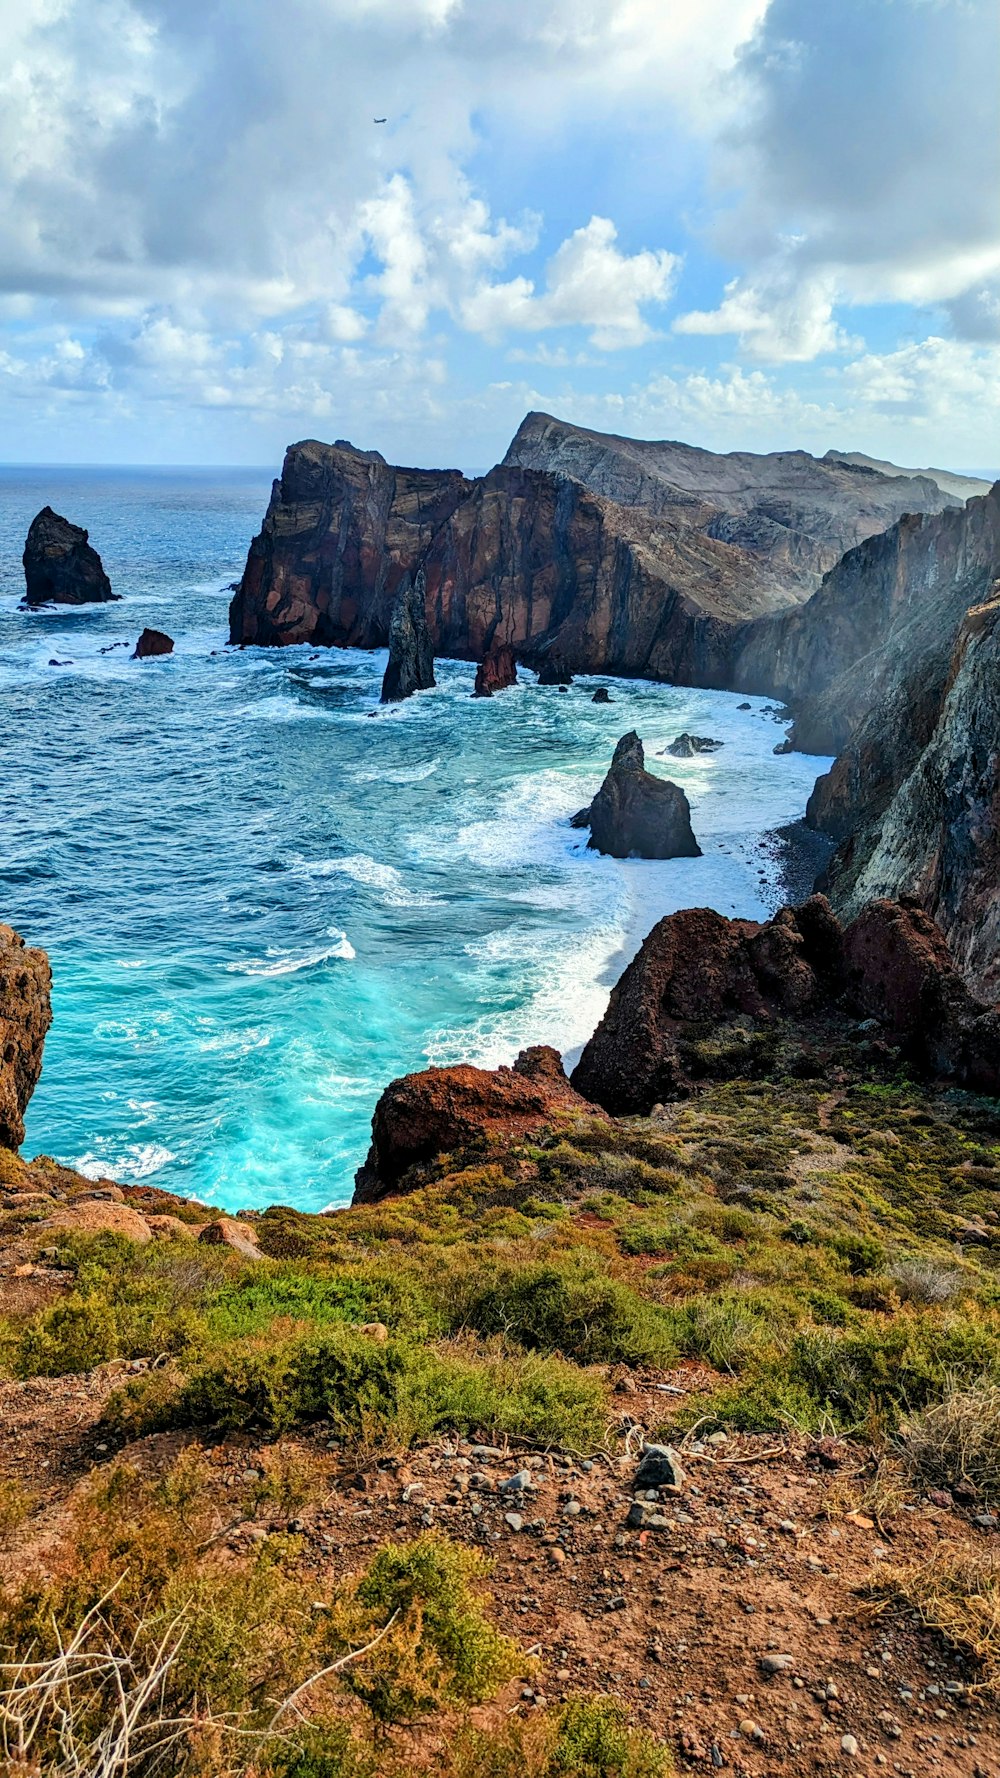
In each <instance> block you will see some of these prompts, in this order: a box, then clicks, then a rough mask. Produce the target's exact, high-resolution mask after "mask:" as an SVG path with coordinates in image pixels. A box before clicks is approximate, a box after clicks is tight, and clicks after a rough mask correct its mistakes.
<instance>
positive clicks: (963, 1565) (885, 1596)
mask: <svg viewBox="0 0 1000 1778" xmlns="http://www.w3.org/2000/svg"><path fill="white" fill-rule="evenodd" d="M870 1592H871V1594H872V1595H873V1597H875V1598H876V1599H880V1600H882V1601H884V1602H885V1603H898V1604H902V1605H906V1606H908V1607H909V1609H910V1610H911V1611H913V1612H915V1613H916V1614H917V1616H918V1617H919V1618H920V1621H921V1623H922V1624H923V1625H924V1626H925V1627H926V1628H927V1629H929V1630H936V1631H938V1633H939V1634H940V1635H941V1636H943V1637H944V1638H945V1640H946V1641H947V1642H948V1643H949V1644H950V1646H951V1647H952V1648H953V1649H956V1650H958V1652H959V1653H961V1654H964V1655H971V1656H972V1657H973V1659H974V1660H975V1661H976V1662H977V1663H978V1665H979V1668H980V1671H981V1674H982V1681H981V1683H982V1684H983V1686H984V1687H986V1688H987V1689H989V1690H990V1691H992V1692H996V1691H998V1690H1000V1555H996V1554H984V1553H981V1552H980V1551H978V1550H975V1549H972V1548H969V1549H966V1550H963V1551H960V1552H959V1553H958V1554H956V1555H948V1554H945V1553H944V1552H942V1553H941V1554H940V1555H936V1556H933V1557H932V1558H931V1560H930V1561H929V1562H921V1563H918V1564H915V1565H914V1566H912V1567H908V1568H894V1567H891V1566H889V1565H886V1566H884V1567H881V1568H878V1569H876V1571H875V1573H874V1575H873V1576H872V1581H871V1587H870Z"/></svg>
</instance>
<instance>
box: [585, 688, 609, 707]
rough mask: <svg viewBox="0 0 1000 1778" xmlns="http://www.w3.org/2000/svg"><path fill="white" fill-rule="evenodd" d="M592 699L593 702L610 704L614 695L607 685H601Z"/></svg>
mask: <svg viewBox="0 0 1000 1778" xmlns="http://www.w3.org/2000/svg"><path fill="white" fill-rule="evenodd" d="M590 701H591V703H592V704H610V703H611V702H612V697H611V693H610V692H609V690H608V688H607V686H606V685H599V686H598V688H597V690H596V691H595V693H594V695H593V697H592V698H591V700H590Z"/></svg>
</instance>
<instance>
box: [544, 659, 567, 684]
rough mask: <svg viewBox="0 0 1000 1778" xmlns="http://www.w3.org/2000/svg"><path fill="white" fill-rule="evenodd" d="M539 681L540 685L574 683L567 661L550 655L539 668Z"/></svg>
mask: <svg viewBox="0 0 1000 1778" xmlns="http://www.w3.org/2000/svg"><path fill="white" fill-rule="evenodd" d="M538 683H539V685H559V686H566V685H572V683H573V675H572V673H571V672H570V670H569V668H568V667H567V665H566V663H565V661H561V660H559V659H557V658H555V657H553V656H549V657H548V658H547V659H546V660H544V661H543V662H542V664H541V666H540V667H539V669H538Z"/></svg>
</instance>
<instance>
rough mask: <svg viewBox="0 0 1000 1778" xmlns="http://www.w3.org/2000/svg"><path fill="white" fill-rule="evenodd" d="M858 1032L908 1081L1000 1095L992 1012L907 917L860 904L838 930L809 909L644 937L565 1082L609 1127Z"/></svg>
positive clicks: (676, 926) (938, 937) (694, 914)
mask: <svg viewBox="0 0 1000 1778" xmlns="http://www.w3.org/2000/svg"><path fill="white" fill-rule="evenodd" d="M859 1018H860V1019H862V1020H868V1021H871V1022H872V1024H873V1026H874V1027H875V1028H876V1030H877V1032H878V1033H879V1035H880V1037H881V1039H882V1041H883V1042H884V1043H885V1044H887V1045H889V1044H891V1045H892V1046H893V1048H894V1049H896V1050H897V1051H899V1053H900V1054H901V1055H902V1056H903V1057H904V1058H905V1059H906V1060H907V1062H908V1063H909V1064H910V1065H911V1066H913V1067H914V1068H916V1069H918V1070H919V1071H920V1072H922V1073H924V1074H927V1075H932V1076H936V1077H943V1078H946V1079H949V1078H950V1079H954V1080H956V1081H958V1082H959V1083H960V1084H962V1085H965V1086H970V1087H972V1088H974V1089H975V1090H977V1091H980V1092H990V1093H995V1092H997V1090H998V1088H1000V1041H998V1040H1000V1011H998V1010H997V1009H996V1008H992V1007H989V1006H986V1005H984V1004H983V1003H981V1002H979V1001H977V1000H976V999H974V997H973V996H972V995H971V994H970V993H969V990H968V988H967V987H966V986H965V983H964V982H963V981H962V978H961V976H960V975H959V974H958V972H957V970H956V969H955V966H954V963H953V962H952V959H951V957H950V954H949V952H948V947H947V945H946V944H945V941H944V938H943V936H942V934H941V932H940V931H939V930H938V928H937V927H936V926H935V925H934V922H933V921H932V920H931V919H929V917H928V916H927V915H926V914H925V913H924V912H923V911H922V910H921V909H920V908H919V907H917V906H916V905H915V904H907V903H902V904H901V903H897V902H891V901H888V900H881V901H875V902H872V903H870V904H869V906H867V907H866V908H865V909H864V910H863V911H862V913H861V914H860V915H859V916H858V918H857V919H856V920H855V921H853V922H852V924H851V925H849V926H848V927H846V928H844V927H842V926H841V924H840V922H839V921H838V919H837V918H836V916H835V914H834V913H833V910H832V909H831V907H830V904H829V902H828V901H827V900H826V899H825V898H824V897H823V896H821V895H814V896H811V897H810V899H809V900H808V901H806V902H803V903H802V905H801V906H800V907H797V908H790V907H789V908H782V909H781V910H780V912H779V913H777V914H776V915H775V917H774V919H773V920H769V921H767V922H766V923H764V924H760V923H758V922H756V921H753V920H727V919H725V918H724V917H723V916H722V915H721V914H717V913H715V912H714V911H713V910H712V909H710V908H685V909H684V910H682V912H680V913H677V914H671V915H668V917H667V918H666V919H664V920H661V921H660V922H659V924H658V925H657V926H654V928H653V930H652V932H651V933H650V934H649V937H648V938H647V939H646V940H645V942H644V943H643V945H642V948H641V949H640V951H639V953H638V955H637V956H636V957H635V958H634V959H633V961H632V962H631V963H630V964H629V966H628V968H627V969H626V971H625V973H624V975H623V976H622V977H621V979H620V981H619V982H618V984H617V985H616V987H615V988H614V990H613V992H612V995H611V1000H610V1002H609V1005H608V1010H607V1012H606V1013H605V1015H604V1018H603V1019H602V1021H601V1023H600V1025H599V1026H598V1028H597V1030H596V1031H595V1033H594V1035H593V1037H592V1038H591V1039H590V1042H589V1043H588V1044H587V1045H586V1046H585V1048H584V1051H583V1054H582V1056H581V1058H580V1061H579V1063H578V1065H577V1067H576V1069H575V1070H574V1072H573V1076H572V1084H573V1086H574V1087H575V1089H576V1090H577V1092H579V1093H582V1094H583V1095H584V1096H585V1097H587V1098H589V1099H592V1100H593V1101H594V1102H595V1103H597V1104H599V1105H603V1106H604V1107H605V1109H606V1110H608V1111H611V1112H613V1113H617V1114H625V1113H634V1112H643V1111H649V1110H650V1109H651V1107H652V1106H653V1105H654V1104H656V1103H657V1102H658V1101H660V1100H665V1099H672V1098H678V1097H683V1096H684V1095H685V1094H687V1093H688V1092H690V1091H691V1088H692V1086H693V1084H694V1083H695V1082H696V1081H697V1080H699V1079H727V1078H735V1077H740V1076H751V1075H754V1074H760V1073H766V1072H768V1070H769V1069H770V1068H771V1067H772V1066H773V1065H774V1063H775V1059H776V1056H777V1052H778V1045H779V1044H782V1043H783V1044H786V1045H788V1046H790V1047H791V1049H793V1050H794V1051H795V1052H796V1054H799V1055H801V1054H802V1053H803V1052H806V1053H812V1054H814V1055H815V1056H817V1057H819V1058H822V1057H823V1055H824V1054H826V1053H828V1052H829V1049H830V1046H831V1045H836V1044H837V1043H842V1042H844V1041H845V1040H846V1037H847V1035H848V1033H849V1031H856V1028H857V1021H858V1019H859Z"/></svg>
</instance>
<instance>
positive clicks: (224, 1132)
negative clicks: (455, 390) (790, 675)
mask: <svg viewBox="0 0 1000 1778" xmlns="http://www.w3.org/2000/svg"><path fill="white" fill-rule="evenodd" d="M268 491H269V477H268V475H267V474H266V473H265V472H263V471H254V470H237V471H225V472H224V471H218V470H213V471H197V470H191V471H180V470H149V471H136V470H121V471H113V470H70V469H48V470H41V469H0V750H2V753H0V757H2V759H3V762H4V823H3V843H2V845H0V919H2V920H5V921H7V922H9V923H10V924H12V925H14V926H15V927H17V929H18V930H19V931H20V932H21V933H23V935H24V936H25V938H26V939H27V940H28V942H29V943H31V944H38V945H41V946H43V947H44V948H45V949H46V950H47V951H48V952H49V955H50V957H51V960H52V967H53V972H54V991H53V1007H54V1021H53V1026H52V1031H51V1033H50V1036H49V1039H48V1042H47V1045H46V1051H45V1067H44V1071H43V1074H42V1079H41V1083H40V1085H39V1087H38V1090H37V1092H36V1094H35V1096H34V1099H33V1100H32V1103H31V1106H30V1110H29V1115H28V1120H27V1122H28V1139H27V1143H26V1152H28V1153H37V1152H42V1153H47V1154H51V1155H54V1156H55V1157H57V1158H58V1159H59V1160H61V1161H64V1162H66V1163H68V1164H70V1165H72V1166H75V1167H78V1168H80V1169H81V1170H82V1171H83V1172H85V1173H89V1174H91V1175H93V1176H95V1177H97V1176H101V1175H107V1176H110V1177H112V1178H115V1179H120V1180H122V1181H144V1182H147V1183H155V1184H157V1185H159V1186H163V1187H166V1188H167V1189H169V1190H171V1191H175V1192H180V1193H184V1194H188V1195H190V1196H193V1197H197V1198H199V1199H201V1200H203V1201H206V1202H210V1203H214V1204H219V1205H221V1206H225V1207H227V1208H230V1209H236V1208H240V1207H244V1206H246V1207H251V1206H259V1205H263V1204H266V1203H274V1202H280V1203H287V1204H294V1205H297V1206H299V1207H300V1208H302V1209H306V1210H316V1209H321V1208H323V1207H325V1206H326V1205H329V1204H336V1203H344V1202H346V1201H347V1200H348V1198H349V1197H350V1193H351V1189H352V1184H353V1173H354V1170H355V1168H356V1167H357V1166H358V1165H359V1163H360V1161H361V1160H362V1159H363V1158H364V1153H365V1150H366V1147H367V1142H368V1135H369V1127H370V1121H371V1114H372V1110H373V1107H374V1104H375V1101H376V1099H377V1097H378V1094H379V1092H380V1091H381V1089H382V1088H383V1087H384V1086H385V1084H386V1083H387V1082H388V1081H389V1080H391V1079H392V1078H393V1077H394V1076H396V1075H398V1074H401V1073H404V1072H406V1071H407V1070H410V1069H414V1068H420V1067H422V1066H426V1065H427V1064H428V1063H445V1062H451V1061H456V1060H466V1061H472V1062H478V1063H482V1064H485V1065H495V1064H497V1063H500V1062H509V1061H511V1060H513V1057H514V1055H515V1054H516V1052H517V1050H518V1049H519V1048H520V1047H521V1046H522V1045H523V1044H525V1043H529V1042H530V1043H552V1044H554V1045H555V1046H556V1047H557V1048H558V1049H560V1050H561V1051H563V1052H564V1053H568V1054H569V1056H570V1058H571V1059H572V1058H573V1056H575V1054H577V1053H578V1051H579V1047H580V1045H581V1044H582V1043H583V1042H584V1041H585V1039H586V1038H587V1037H588V1036H589V1034H590V1032H591V1031H592V1030H593V1028H594V1026H595V1024H596V1023H597V1021H598V1019H599V1018H600V1016H601V1014H602V1012H603V1010H604V1007H605V1005H606V1004H607V997H608V993H609V991H610V988H611V986H612V984H613V982H614V980H615V979H616V977H617V975H618V974H619V973H620V971H621V969H622V968H623V967H624V964H625V962H626V961H627V960H628V958H629V956H631V955H632V954H633V953H634V951H635V949H636V948H637V947H638V945H639V943H640V942H641V939H642V937H643V936H644V934H645V933H646V932H647V931H648V930H649V928H650V927H651V926H652V925H653V924H654V923H655V921H656V920H657V919H659V918H660V917H661V916H662V915H663V914H666V913H670V912H672V911H674V910H675V909H677V908H679V907H684V906H689V905H699V906H711V907H715V908H718V909H719V910H720V911H721V912H722V913H725V914H739V915H743V916H746V917H751V918H760V917H763V916H765V915H766V914H768V913H770V912H772V911H773V910H774V908H775V907H776V906H777V905H778V903H779V901H780V899H781V883H780V881H779V874H778V869H777V866H776V863H775V856H774V848H773V845H771V844H770V843H769V840H768V836H769V835H770V834H771V833H772V831H773V830H774V829H775V828H777V827H779V826H781V825H782V824H784V823H786V822H788V821H791V820H794V819H795V818H796V817H797V816H799V815H801V813H802V811H803V809H804V806H805V801H806V798H807V796H808V793H809V791H810V789H811V788H812V784H813V782H814V780H815V777H816V774H817V772H818V771H821V770H823V769H825V766H826V764H827V763H828V762H826V761H823V760H818V759H816V758H806V757H804V756H802V755H799V754H788V755H784V756H776V755H775V753H774V747H775V745H776V743H777V742H779V741H780V740H781V739H782V738H783V736H784V733H785V730H784V728H783V727H781V726H780V724H778V723H776V721H775V719H774V715H773V713H772V712H771V711H770V710H769V708H768V707H767V706H766V705H765V703H764V701H763V700H761V699H752V700H750V701H749V702H750V708H749V709H742V708H740V706H741V704H743V703H744V701H745V700H743V699H742V698H740V697H739V696H736V695H733V694H729V693H724V692H707V691H691V690H687V689H683V688H673V687H669V686H663V685H651V684H645V683H640V682H622V681H616V680H612V679H609V678H603V677H601V678H594V679H586V680H578V681H577V683H576V684H575V685H574V686H573V687H572V688H571V689H570V690H569V691H567V692H561V691H560V690H559V689H558V688H557V687H554V686H553V687H540V686H537V685H536V684H535V683H534V675H532V674H530V673H528V672H526V671H524V672H522V679H523V681H524V683H523V684H521V685H520V686H519V687H518V688H516V689H515V690H511V691H509V692H505V693H503V694H501V695H499V696H497V697H495V698H493V699H491V700H486V701H479V700H474V699H473V698H472V697H471V695H470V694H471V691H472V684H473V678H474V668H473V667H472V666H471V665H469V664H465V663H458V662H448V661H444V662H439V663H438V666H437V673H438V685H437V688H436V689H435V690H434V691H430V692H426V693H422V694H419V695H418V696H416V697H415V698H413V699H411V700H409V701H408V702H407V703H406V704H403V705H399V706H396V707H393V708H390V709H381V708H380V707H379V705H378V692H379V686H380V683H381V676H382V672H383V670H384V666H385V655H384V654H373V653H364V652H361V651H356V650H344V651H340V650H329V651H326V650H324V651H321V652H317V651H315V650H311V649H308V648H295V649H288V650H275V651H268V650H260V649H248V650H244V651H239V650H234V649H230V648H228V647H227V646H226V635H227V622H226V617H227V601H228V599H229V597H230V593H229V590H228V585H229V583H230V582H232V581H233V580H234V579H235V578H236V577H238V575H239V573H240V572H241V569H242V566H243V561H244V559H245V555H246V549H247V545H248V543H249V541H250V538H251V536H252V535H253V532H254V531H255V530H256V529H257V527H258V525H259V522H260V518H261V515H262V513H263V511H264V507H265V505H266V502H267V496H268ZM46 503H50V504H51V505H53V506H54V507H55V508H56V510H57V511H60V512H62V513H64V514H65V515H66V516H67V517H68V518H70V519H72V520H74V521H75V522H77V523H81V524H84V525H87V526H88V527H89V529H90V533H91V541H92V542H93V543H94V545H95V547H96V548H97V549H98V550H99V551H100V552H101V555H102V557H103V560H104V564H105V567H106V568H107V570H108V573H109V574H110V576H111V581H112V585H113V586H114V588H115V590H116V592H118V593H120V594H122V595H123V597H122V600H121V602H120V603H117V604H113V605H107V606H91V607H87V608H83V609H80V610H72V611H71V610H67V609H61V610H50V611H46V612H38V613H31V614H27V613H24V612H21V611H19V610H18V608H17V607H18V601H19V599H20V597H21V594H22V592H23V575H22V571H21V565H20V554H21V549H22V547H23V543H24V536H25V533H26V531H27V527H28V524H29V522H30V520H31V518H32V517H33V516H34V514H35V513H36V512H37V511H38V509H39V508H40V507H41V506H42V505H44V504H46ZM147 624H148V625H151V626H153V627H155V628H157V629H165V630H167V631H168V632H169V633H170V634H171V635H172V636H173V637H174V639H175V645H176V646H175V653H174V655H173V656H172V657H170V658H167V659H159V660H149V661H144V662H133V661H131V660H130V659H129V658H128V657H129V654H130V652H131V649H132V647H134V644H135V640H136V638H137V637H138V635H139V632H140V630H141V629H142V628H143V627H144V626H145V625H147ZM53 662H59V663H61V664H59V665H53V664H52V663H53ZM598 685H606V686H607V687H608V689H609V691H610V693H611V697H612V699H613V700H614V701H613V703H612V704H610V705H600V704H597V705H595V704H594V703H593V702H592V701H591V700H592V695H593V692H594V690H595V689H596V688H597V686H598ZM630 728H635V729H637V730H638V732H639V734H640V735H641V736H642V738H643V741H644V743H645V746H646V757H647V764H648V765H649V766H650V767H651V768H652V769H653V770H657V771H662V772H663V773H664V774H666V775H669V776H670V777H672V778H673V779H675V781H676V782H678V783H680V784H681V785H683V787H684V789H685V791H686V792H687V794H688V797H689V799H690V802H691V808H692V820H693V825H694V830H695V833H696V834H697V836H698V840H699V842H700V844H701V846H702V848H703V850H704V856H703V857H702V858H700V859H677V860H671V861H668V862H664V863H643V862H639V861H617V860H612V859H605V858H600V857H598V856H596V855H595V854H594V853H592V852H589V851H588V850H587V848H586V834H581V833H579V832H576V831H574V830H573V829H571V828H570V826H569V817H570V815H572V814H573V813H574V811H575V810H577V809H579V808H580V807H581V806H582V805H583V804H585V803H586V802H588V801H589V800H590V798H591V797H592V795H593V794H594V792H595V791H596V789H597V788H598V786H599V784H600V782H601V779H602V777H603V775H604V772H605V771H606V769H607V766H608V764H609V762H610V759H611V754H612V752H613V749H614V746H615V743H616V741H617V740H618V738H619V737H620V736H621V735H622V734H624V733H625V732H626V731H627V730H628V729H630ZM683 730H688V731H690V732H693V733H696V734H700V735H707V736H712V737H715V738H716V739H718V740H721V741H722V742H723V743H724V745H723V747H722V748H721V750H720V751H719V752H717V753H714V754H706V755H702V756H699V757H697V758H694V759H673V758H669V757H668V758H658V757H657V756H658V754H659V753H660V751H661V750H662V749H664V748H665V747H666V746H667V744H668V743H669V742H670V741H671V740H672V739H673V737H674V736H675V735H677V734H678V733H680V732H681V731H683Z"/></svg>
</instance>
